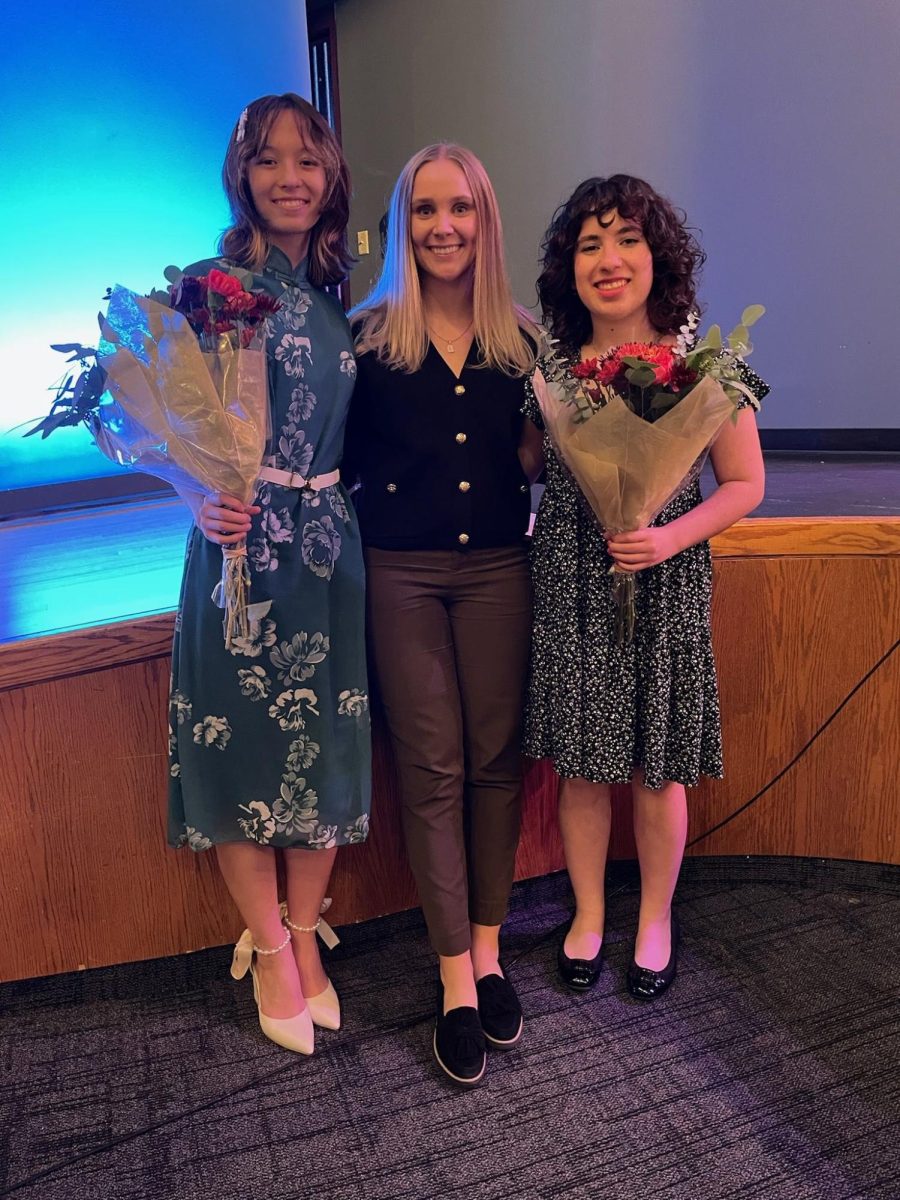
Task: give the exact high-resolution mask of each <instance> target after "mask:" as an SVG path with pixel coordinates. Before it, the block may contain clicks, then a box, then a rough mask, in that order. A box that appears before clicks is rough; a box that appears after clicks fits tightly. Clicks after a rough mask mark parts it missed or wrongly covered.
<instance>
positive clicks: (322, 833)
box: [309, 825, 338, 850]
mask: <svg viewBox="0 0 900 1200" xmlns="http://www.w3.org/2000/svg"><path fill="white" fill-rule="evenodd" d="M337 831H338V827H337V825H317V826H316V830H315V833H312V834H310V837H309V845H310V847H311V848H312V849H314V850H331V849H332V847H334V846H336V845H337Z"/></svg>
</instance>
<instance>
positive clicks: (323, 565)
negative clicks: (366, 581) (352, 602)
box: [300, 517, 341, 579]
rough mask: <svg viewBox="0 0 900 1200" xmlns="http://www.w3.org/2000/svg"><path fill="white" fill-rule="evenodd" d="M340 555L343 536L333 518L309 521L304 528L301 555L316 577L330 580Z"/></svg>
mask: <svg viewBox="0 0 900 1200" xmlns="http://www.w3.org/2000/svg"><path fill="white" fill-rule="evenodd" d="M340 553H341V535H340V534H339V533H338V531H337V529H335V527H334V521H332V519H331V517H322V518H321V519H320V520H318V521H307V523H306V524H305V525H304V526H303V543H302V545H301V547H300V554H301V556H302V558H303V561H304V562H305V563H306V565H307V566H308V567H309V569H310V570H311V571H312V573H313V574H314V575H318V576H319V577H320V578H321V579H330V578H331V576H332V575H333V574H334V564H335V562H336V561H337V559H338V558H339V557H340Z"/></svg>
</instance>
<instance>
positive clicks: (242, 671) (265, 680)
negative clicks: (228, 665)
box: [238, 667, 272, 700]
mask: <svg viewBox="0 0 900 1200" xmlns="http://www.w3.org/2000/svg"><path fill="white" fill-rule="evenodd" d="M238 683H239V684H240V688H241V694H242V695H244V696H249V697H250V699H251V700H268V698H269V692H271V690H272V680H271V679H270V678H269V677H268V675H267V674H266V672H265V670H264V669H263V668H262V667H240V668H239V669H238Z"/></svg>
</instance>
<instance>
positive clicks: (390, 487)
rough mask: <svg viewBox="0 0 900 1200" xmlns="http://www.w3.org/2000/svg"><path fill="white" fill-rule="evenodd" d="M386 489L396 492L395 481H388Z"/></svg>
mask: <svg viewBox="0 0 900 1200" xmlns="http://www.w3.org/2000/svg"><path fill="white" fill-rule="evenodd" d="M387 490H388V491H389V492H391V493H394V492H396V490H397V485H396V483H389V484H388V485H387Z"/></svg>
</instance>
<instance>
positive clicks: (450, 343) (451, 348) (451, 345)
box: [428, 316, 475, 354]
mask: <svg viewBox="0 0 900 1200" xmlns="http://www.w3.org/2000/svg"><path fill="white" fill-rule="evenodd" d="M474 324H475V317H474V316H473V317H472V320H471V321H470V322H469V323H468V325H467V326H466V327H465V329H462V330H460V332H459V333H455V334H454V335H453V337H452V338H447V337H445V336H444V334H442V333H438V331H437V330H436V329H435V328H434V326H433V325H429V326H428V331H429V333H433V334H435V336H437V337H439V338H440V339H441V341H442V342H445V343H446V346H447V353H448V354H455V353H456V345H455V343H456V342H457V341H458V340H459V339H460V338H461V337H463V336H464V335H465V334H467V333H468V332H469V330H470V329H471V328H472V326H473V325H474Z"/></svg>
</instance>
